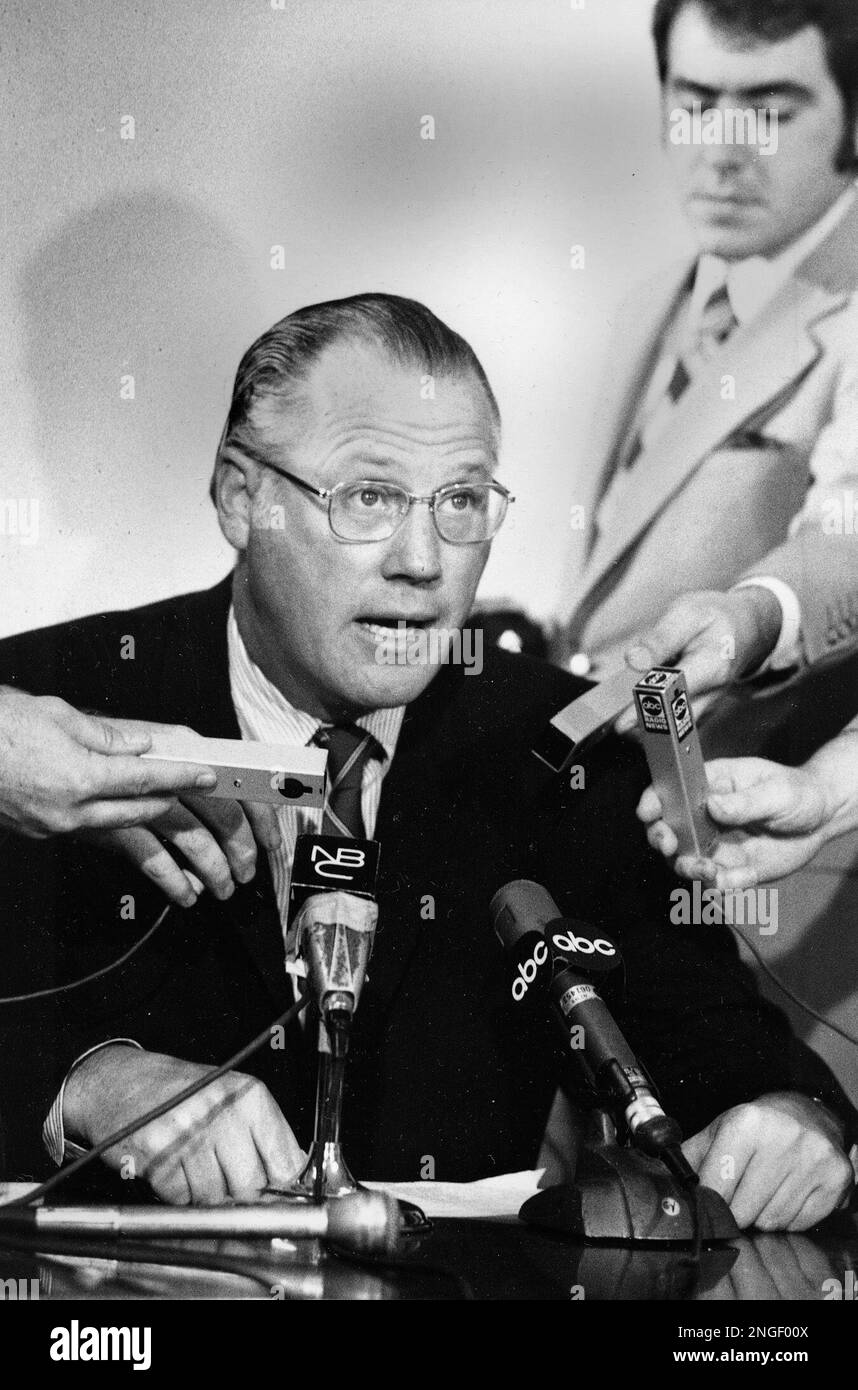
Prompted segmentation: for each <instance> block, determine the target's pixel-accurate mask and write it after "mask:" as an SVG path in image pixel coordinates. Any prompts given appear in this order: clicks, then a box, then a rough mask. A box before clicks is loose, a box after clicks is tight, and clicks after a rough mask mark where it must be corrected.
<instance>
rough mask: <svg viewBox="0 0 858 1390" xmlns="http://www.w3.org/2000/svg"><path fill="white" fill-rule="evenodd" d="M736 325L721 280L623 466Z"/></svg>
mask: <svg viewBox="0 0 858 1390" xmlns="http://www.w3.org/2000/svg"><path fill="white" fill-rule="evenodd" d="M737 327H738V320H737V318H736V315H735V314H734V313H733V308H732V305H731V304H730V296H729V294H728V292H727V285H726V283H725V284H723V285H721V286H719V288H718V289H717V290H714V291H713V293H712V294H711V295H710V296H709V298H708V299H707V301H706V303H705V304H704V306H703V312H702V313H701V315H700V321H699V323H698V326H697V332H696V333H695V335H694V338H693V340H692V341H691V343H690V344H689V345H688V347H687V348H686V349H685V350H684V351H683V352H681V353H680V355H679V357H678V358H677V360H676V364H675V366H674V368H673V372H672V374H671V377H670V381H669V382H668V384H667V389H666V390H665V391H664V392H663V393H662V395H661V396H660V397H659V398H658V400H657V401H656V403H655V405H654V406H653V407H652V409H651V410H649V411H646V412H645V414H644V418H643V420H642V421H641V422H640V423H639V425H638V428H637V431H636V432H635V435H634V436H633V438H632V441H631V444H630V446H629V448H628V450H627V452H626V456H625V458H624V459H623V467H624V468H631V467H632V466H633V465H634V464H635V463H636V462H637V460H638V458H639V457H640V455H641V454H642V453H643V451H644V449H645V448H647V446H648V445H649V444H650V442H651V441H652V440H653V439H656V438H657V437H658V436H659V434H661V432H662V430H663V429H664V428H665V426H666V425H667V424H668V422H669V420H670V417H671V415H672V414H673V411H674V409H675V407H676V405H677V403H678V402H679V401H680V400H681V399H682V397H683V396H684V395H685V392H686V391H687V390H688V387H689V386H690V385H691V382H692V381H693V380H694V377H695V375H696V374H697V373H698V372H699V371H700V369H701V367H703V366H704V365H705V363H706V362H708V361H709V360H710V358H712V357H713V356H714V355H715V353H716V352H717V351H718V348H719V347H720V346H721V344H722V343H725V342H726V341H727V339H728V338H729V336H730V334H731V333H732V332H733V329H734V328H737Z"/></svg>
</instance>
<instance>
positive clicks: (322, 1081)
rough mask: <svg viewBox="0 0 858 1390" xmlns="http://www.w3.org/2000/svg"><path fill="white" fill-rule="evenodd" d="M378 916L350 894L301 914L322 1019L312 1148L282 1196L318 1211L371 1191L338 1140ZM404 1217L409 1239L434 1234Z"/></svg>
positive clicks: (310, 903)
mask: <svg viewBox="0 0 858 1390" xmlns="http://www.w3.org/2000/svg"><path fill="white" fill-rule="evenodd" d="M377 915H378V909H377V906H376V904H375V903H374V902H372V901H370V900H368V899H361V898H359V897H357V896H355V895H354V894H349V893H322V894H317V895H314V896H313V897H311V898H308V899H307V901H306V903H305V904H304V906H303V908H302V916H303V919H304V920H303V921H302V922H301V923H300V924H299V940H300V942H301V954H302V955H303V957H304V959H305V961H306V964H307V976H308V979H309V981H310V984H311V987H312V991H313V995H314V997H315V999H316V1000H317V1004H318V1012H319V1018H318V1039H319V1040H318V1049H317V1057H318V1074H317V1080H316V1118H315V1126H314V1133H313V1142H312V1144H311V1146H310V1153H309V1157H308V1159H307V1162H306V1164H305V1166H304V1169H303V1171H302V1172H301V1174H300V1175H299V1176H298V1177H297V1178H296V1180H295V1182H294V1183H292V1184H291V1185H290V1186H289V1187H288V1188H286V1189H285V1192H286V1194H287V1195H288V1196H290V1197H297V1198H299V1199H304V1200H305V1201H310V1202H314V1203H320V1202H324V1201H325V1200H327V1199H328V1198H338V1197H346V1196H349V1195H351V1194H352V1193H355V1192H362V1193H366V1192H368V1191H369V1190H370V1189H368V1188H365V1187H362V1186H361V1184H360V1183H359V1182H357V1181H356V1179H355V1178H354V1177H353V1176H352V1174H351V1172H350V1171H349V1166H348V1164H347V1163H346V1160H345V1157H344V1156H343V1149H342V1141H341V1138H340V1135H341V1129H342V1109H343V1089H344V1083H345V1067H346V1057H347V1056H348V1050H349V1040H350V1038H351V1029H352V1023H353V1020H354V1012H355V1009H356V1008H357V1003H358V999H359V997H360V992H361V989H362V988H363V982H364V979H365V976H366V967H367V963H368V961H369V957H370V953H371V951H372V942H373V937H374V935H375V923H376V919H377ZM308 1026H309V1025H308ZM399 1211H400V1217H401V1222H402V1229H403V1230H404V1231H407V1232H409V1233H411V1234H420V1233H422V1232H425V1231H428V1230H431V1223H430V1222H429V1221H427V1219H426V1216H425V1214H424V1213H423V1212H422V1211H421V1209H420V1208H419V1207H418V1206H416V1205H415V1204H414V1203H412V1202H405V1201H400V1202H399Z"/></svg>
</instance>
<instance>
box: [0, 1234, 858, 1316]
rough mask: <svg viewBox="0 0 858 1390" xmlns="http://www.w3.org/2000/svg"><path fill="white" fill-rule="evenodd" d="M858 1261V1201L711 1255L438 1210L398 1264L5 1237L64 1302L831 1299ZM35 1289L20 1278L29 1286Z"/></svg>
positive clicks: (309, 1245) (29, 1275) (248, 1248)
mask: <svg viewBox="0 0 858 1390" xmlns="http://www.w3.org/2000/svg"><path fill="white" fill-rule="evenodd" d="M856 1269H858V1213H850V1214H846V1213H842V1214H840V1215H838V1216H836V1217H832V1218H830V1219H829V1220H828V1221H827V1222H825V1223H823V1225H822V1226H820V1227H818V1228H816V1229H815V1230H814V1231H812V1232H807V1233H803V1234H800V1235H789V1234H784V1235H766V1234H762V1233H752V1234H749V1235H747V1236H742V1237H740V1238H739V1239H737V1240H733V1241H731V1242H730V1243H729V1244H727V1245H723V1246H720V1247H716V1248H712V1249H709V1250H704V1251H703V1252H702V1254H701V1258H700V1262H699V1265H695V1263H694V1261H693V1259H692V1257H691V1254H690V1252H689V1251H687V1250H682V1249H681V1248H677V1249H671V1248H660V1249H659V1248H656V1249H641V1248H638V1249H630V1248H628V1247H620V1246H597V1245H583V1244H580V1243H574V1242H571V1241H569V1240H566V1239H562V1238H560V1237H556V1236H552V1235H547V1234H545V1233H543V1232H541V1231H537V1230H535V1229H533V1228H531V1227H528V1226H526V1225H525V1224H524V1223H523V1222H521V1221H519V1220H517V1219H516V1218H504V1219H500V1220H458V1219H457V1220H452V1219H439V1220H436V1221H435V1222H434V1223H433V1229H432V1231H431V1232H430V1233H429V1234H427V1235H424V1236H413V1237H409V1238H408V1239H407V1240H406V1242H405V1244H404V1249H403V1253H402V1257H401V1260H400V1262H399V1264H398V1265H397V1266H396V1267H390V1266H383V1265H370V1264H367V1263H361V1264H358V1263H356V1262H353V1261H352V1260H351V1259H344V1258H340V1257H339V1256H335V1255H333V1254H331V1253H329V1252H327V1251H325V1250H323V1249H322V1248H321V1247H320V1245H319V1244H318V1243H317V1242H314V1241H299V1242H280V1243H279V1244H278V1248H276V1249H275V1248H272V1246H271V1244H270V1243H269V1242H266V1241H250V1240H248V1241H244V1240H228V1241H226V1240H220V1241H214V1240H208V1241H204V1240H193V1241H190V1240H185V1241H170V1242H167V1241H164V1242H159V1243H157V1244H156V1243H155V1242H152V1241H145V1242H138V1243H130V1242H123V1243H118V1242H113V1243H110V1244H106V1243H102V1244H100V1245H99V1244H94V1243H92V1242H89V1243H84V1242H81V1241H77V1240H69V1239H68V1238H64V1239H63V1240H61V1241H57V1242H56V1243H55V1244H54V1245H53V1246H51V1247H50V1248H46V1246H45V1243H44V1240H43V1239H40V1244H39V1245H38V1246H35V1245H27V1244H26V1243H24V1242H21V1243H20V1244H15V1243H13V1244H10V1243H9V1242H8V1241H4V1242H3V1243H0V1280H10V1279H12V1280H23V1281H30V1280H37V1281H38V1297H39V1298H40V1299H56V1300H63V1299H108V1300H122V1299H146V1298H157V1299H213V1298H214V1299H217V1298H224V1299H236V1298H238V1299H269V1300H270V1299H302V1300H310V1301H319V1300H324V1299H338V1300H346V1299H348V1300H350V1299H409V1300H414V1299H417V1300H449V1299H453V1300H457V1299H458V1300H461V1299H468V1298H473V1299H478V1300H504V1299H514V1300H531V1299H539V1300H558V1299H559V1300H572V1299H582V1298H583V1299H586V1300H588V1301H593V1300H596V1301H598V1300H656V1301H670V1300H675V1301H684V1300H686V1301H698V1300H716V1301H724V1300H727V1301H729V1300H751V1299H757V1300H759V1299H774V1300H778V1299H790V1300H794V1299H800V1300H820V1301H821V1300H825V1299H831V1298H833V1297H837V1296H838V1295H837V1292H836V1290H837V1284H835V1283H834V1282H832V1281H839V1285H840V1286H841V1287H844V1288H845V1289H846V1295H845V1296H846V1297H847V1298H850V1297H855V1298H858V1274H855V1273H854V1271H855V1270H856ZM849 1271H853V1272H852V1273H851V1275H850V1273H849ZM7 1288H8V1285H7ZM32 1288H33V1286H31V1285H29V1284H24V1285H22V1286H21V1290H22V1296H27V1290H28V1289H32ZM30 1296H32V1293H31V1294H30Z"/></svg>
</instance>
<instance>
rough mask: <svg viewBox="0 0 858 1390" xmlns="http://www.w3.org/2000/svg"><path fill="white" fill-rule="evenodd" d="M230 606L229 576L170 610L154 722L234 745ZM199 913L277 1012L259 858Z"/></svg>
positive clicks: (265, 879)
mask: <svg viewBox="0 0 858 1390" xmlns="http://www.w3.org/2000/svg"><path fill="white" fill-rule="evenodd" d="M231 601H232V575H229V576H228V577H227V578H226V579H225V580H223V581H222V582H221V583H220V584H218V585H216V587H215V588H214V589H210V590H208V591H207V592H206V593H203V594H199V595H194V596H193V598H192V599H191V601H190V603H189V604H188V605H187V606H184V605H183V606H182V607H181V608H180V609H179V610H178V612H179V614H180V617H179V625H178V627H177V628H176V629H175V630H171V631H169V633H165V645H167V646H168V653H167V658H166V660H165V662H164V676H163V684H162V689H161V701H160V705H159V708H160V710H161V711H162V712H161V713H159V715H158V718H159V719H160V720H161V721H162V722H164V723H166V722H170V723H180V724H188V725H190V727H191V728H193V729H195V730H196V731H197V733H201V734H204V735H206V736H207V737H209V738H240V737H241V731H240V729H239V726H238V720H237V718H236V714H235V709H234V707H233V703H232V695H231V692H230V684H229V654H228V649H227V640H226V624H227V615H228V613H229V607H230V603H231ZM207 907H208V910H209V911H210V912H214V913H217V914H218V915H221V914H222V915H223V916H225V917H226V918H228V919H229V920H230V921H231V922H232V924H233V925H234V927H235V929H236V931H237V932H238V934H239V936H240V937H241V939H242V941H243V942H244V944H245V946H246V948H247V950H248V951H249V953H250V955H251V956H252V958H253V960H254V962H255V964H256V966H257V968H258V969H259V971H260V973H261V975H262V978H263V979H264V981H265V983H266V985H267V986H268V989H269V990H270V992H271V995H272V998H273V999H274V1000H275V1001H276V1002H277V1003H278V1005H279V1007H280V1008H281V1009H282V1008H285V1006H286V1004H287V1003H288V1001H289V981H288V979H287V977H286V973H285V970H284V948H283V932H282V927H281V923H280V912H279V910H278V907H277V900H276V898H275V894H274V887H273V884H272V881H271V872H270V869H269V866H268V855H267V853H266V852H265V851H264V850H260V851H259V853H258V857H257V867H256V874H255V876H254V878H253V879H252V880H251V881H250V883H249V884H247V885H246V886H244V887H238V888H236V891H235V893H234V894H233V896H232V897H231V898H230V899H229V900H228V901H227V902H225V903H215V902H214V901H210V902H209V903H208V904H207ZM197 910H198V911H199V909H197Z"/></svg>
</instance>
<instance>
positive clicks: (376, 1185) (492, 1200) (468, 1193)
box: [362, 1168, 545, 1220]
mask: <svg viewBox="0 0 858 1390" xmlns="http://www.w3.org/2000/svg"><path fill="white" fill-rule="evenodd" d="M544 1175H545V1169H544V1168H536V1169H530V1170H528V1171H527V1172H523V1173H502V1174H501V1175H500V1177H497V1178H481V1179H480V1180H479V1181H478V1182H429V1181H426V1182H365V1183H363V1184H362V1186H363V1187H371V1188H373V1190H374V1191H376V1192H388V1193H389V1194H390V1195H391V1197H399V1198H402V1199H403V1200H404V1201H406V1202H416V1203H417V1205H418V1207H420V1208H421V1210H422V1211H424V1212H425V1213H426V1215H427V1216H429V1217H432V1216H437V1217H444V1216H454V1217H459V1218H463V1217H464V1218H470V1219H471V1220H479V1219H480V1218H482V1219H483V1220H485V1219H486V1218H488V1217H493V1218H495V1219H497V1218H498V1217H501V1216H518V1211H519V1207H520V1206H521V1204H522V1202H526V1201H527V1199H528V1197H532V1196H533V1194H534V1193H535V1192H536V1191H537V1189H538V1187H539V1184H540V1182H541V1180H542V1178H543V1177H544Z"/></svg>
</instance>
